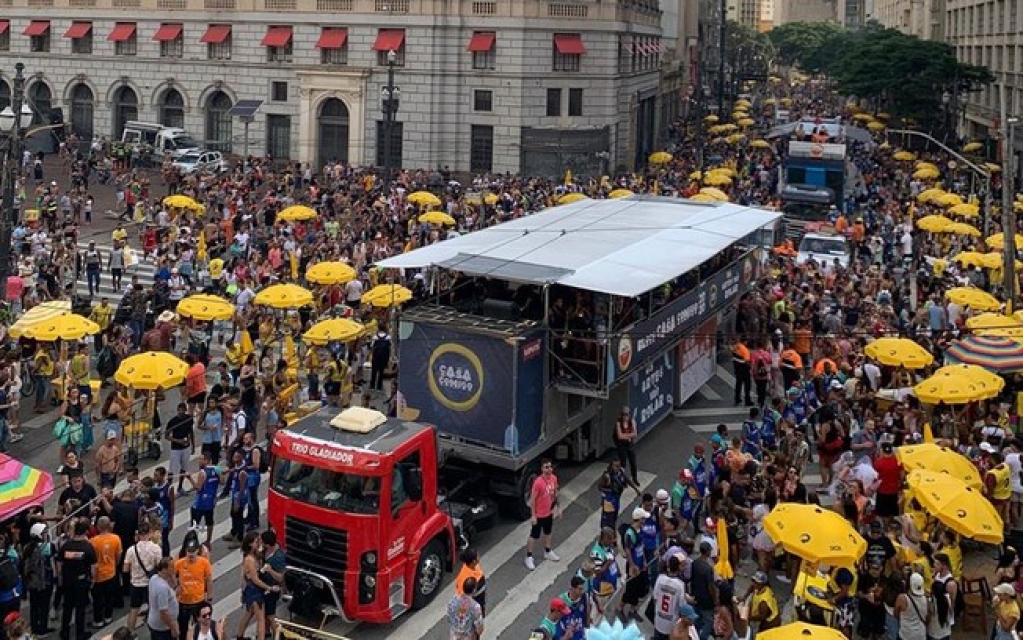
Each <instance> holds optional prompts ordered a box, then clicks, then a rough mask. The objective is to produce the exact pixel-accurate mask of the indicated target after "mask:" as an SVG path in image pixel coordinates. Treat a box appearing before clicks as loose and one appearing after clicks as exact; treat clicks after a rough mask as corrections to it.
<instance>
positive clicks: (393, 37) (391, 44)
mask: <svg viewBox="0 0 1023 640" xmlns="http://www.w3.org/2000/svg"><path fill="white" fill-rule="evenodd" d="M373 51H376V52H377V66H381V67H386V66H387V56H388V54H389V53H390V52H391V51H393V52H394V65H395V66H397V67H404V66H405V30H404V29H380V30H378V31H377V39H376V40H375V41H374V42H373Z"/></svg>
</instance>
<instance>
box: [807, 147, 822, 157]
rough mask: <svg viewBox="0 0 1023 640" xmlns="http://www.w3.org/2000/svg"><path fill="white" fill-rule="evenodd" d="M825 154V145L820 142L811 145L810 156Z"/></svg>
mask: <svg viewBox="0 0 1023 640" xmlns="http://www.w3.org/2000/svg"><path fill="white" fill-rule="evenodd" d="M823 155H824V146H823V145H820V144H812V145H810V157H811V158H820V157H822V156H823Z"/></svg>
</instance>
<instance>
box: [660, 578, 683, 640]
mask: <svg viewBox="0 0 1023 640" xmlns="http://www.w3.org/2000/svg"><path fill="white" fill-rule="evenodd" d="M653 599H654V611H655V615H654V629H656V630H657V632H658V633H663V634H665V635H671V630H672V629H674V628H675V623H676V622H678V616H679V609H681V608H682V605H683V604H685V601H686V585H685V583H684V582H682V581H681V580H679V579H678V578H676V577H672V576H669V575H668V574H666V573H662V574H661V575H659V576H657V582H656V583H655V584H654V595H653Z"/></svg>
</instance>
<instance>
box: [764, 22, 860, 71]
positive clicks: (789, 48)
mask: <svg viewBox="0 0 1023 640" xmlns="http://www.w3.org/2000/svg"><path fill="white" fill-rule="evenodd" d="M843 31H844V30H843V29H842V27H840V26H838V25H836V24H832V23H829V22H790V23H787V24H783V25H781V26H779V27H776V28H774V29H772V30H771V31H769V32H768V34H767V36H768V38H769V39H770V40H771V42H772V44H773V45H774V49H775V51H776V53H777V59H778V62H779V64H781V65H783V66H786V67H794V66H799V67H800V68H802V69H803V70H804V71H809V72H811V73H815V72H816V71H815V70H814V69H812V68H810V67H816V66H820V62H821V61H822V60H826V59H827V58H826V57H824V56H822V55H821V51H822V49H824V48H825V47H826V46H827V45H828V43H829V41H833V40H835V39H836V38H838V37H839V34H841V33H842V32H843Z"/></svg>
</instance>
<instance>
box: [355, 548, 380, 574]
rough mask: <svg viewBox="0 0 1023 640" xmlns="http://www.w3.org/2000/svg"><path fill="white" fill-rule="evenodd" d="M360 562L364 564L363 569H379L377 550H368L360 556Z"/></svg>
mask: <svg viewBox="0 0 1023 640" xmlns="http://www.w3.org/2000/svg"><path fill="white" fill-rule="evenodd" d="M359 562H360V564H362V570H363V571H376V570H377V552H376V551H366V552H365V553H363V554H362V556H361V557H360V558H359Z"/></svg>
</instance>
